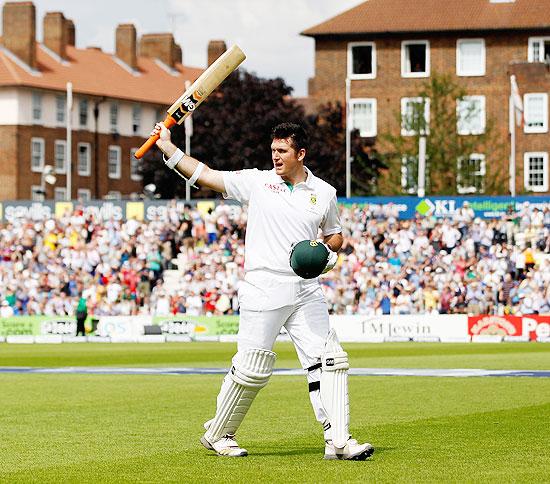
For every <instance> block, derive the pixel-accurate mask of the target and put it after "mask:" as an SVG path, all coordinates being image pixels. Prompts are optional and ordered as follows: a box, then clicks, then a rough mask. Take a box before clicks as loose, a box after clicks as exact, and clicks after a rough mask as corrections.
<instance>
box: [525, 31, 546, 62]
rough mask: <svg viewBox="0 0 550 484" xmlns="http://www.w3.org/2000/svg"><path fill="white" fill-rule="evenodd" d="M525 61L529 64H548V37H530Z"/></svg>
mask: <svg viewBox="0 0 550 484" xmlns="http://www.w3.org/2000/svg"><path fill="white" fill-rule="evenodd" d="M527 60H528V61H529V62H550V37H530V38H529V48H528V51H527Z"/></svg>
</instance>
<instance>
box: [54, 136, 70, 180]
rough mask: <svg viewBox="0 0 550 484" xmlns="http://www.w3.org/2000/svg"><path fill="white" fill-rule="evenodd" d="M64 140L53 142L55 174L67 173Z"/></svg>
mask: <svg viewBox="0 0 550 484" xmlns="http://www.w3.org/2000/svg"><path fill="white" fill-rule="evenodd" d="M66 147H67V145H66V142H65V140H60V139H57V140H55V153H54V157H55V171H56V172H57V173H66V171H67V156H66Z"/></svg>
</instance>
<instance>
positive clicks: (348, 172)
mask: <svg viewBox="0 0 550 484" xmlns="http://www.w3.org/2000/svg"><path fill="white" fill-rule="evenodd" d="M350 83H351V81H350V79H349V77H346V198H351V129H350V128H351V126H350V124H351V113H350Z"/></svg>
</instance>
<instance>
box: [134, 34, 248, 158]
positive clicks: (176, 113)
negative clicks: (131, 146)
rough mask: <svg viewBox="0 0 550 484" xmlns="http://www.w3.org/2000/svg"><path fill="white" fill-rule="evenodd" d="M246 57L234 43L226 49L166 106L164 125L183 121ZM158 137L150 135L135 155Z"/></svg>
mask: <svg viewBox="0 0 550 484" xmlns="http://www.w3.org/2000/svg"><path fill="white" fill-rule="evenodd" d="M245 59H246V56H245V55H244V52H243V51H242V50H241V49H240V48H239V47H238V46H236V45H234V46H233V47H231V48H230V49H229V50H226V51H225V52H224V53H223V54H222V55H221V56H220V57H218V58H217V59H216V61H215V62H214V63H213V64H212V65H211V66H210V67H209V68H208V69H206V70H205V71H204V72H203V73H202V74H201V75H200V76H199V77H198V78H197V80H196V81H195V82H194V83H193V84H191V86H189V88H188V89H187V90H186V91H185V92H184V93H183V94H182V95H181V97H180V98H178V100H177V101H176V102H175V103H174V104H172V106H170V107H169V108H168V115H167V116H166V119H165V120H164V121H163V123H164V126H166V127H167V128H171V127H172V126H175V125H176V124H181V123H183V121H184V119H185V118H186V117H187V116H189V115H191V113H192V112H193V111H194V110H195V109H197V107H198V106H199V104H200V103H202V102H203V101H204V100H205V99H206V98H207V97H208V96H209V95H210V93H211V92H212V91H213V90H214V89H216V88H217V87H218V86H219V85H220V84H221V83H222V82H223V81H224V79H225V78H226V77H227V76H228V75H229V74H231V73H232V72H233V71H234V70H235V69H236V68H237V67H239V65H240V64H241V63H242V61H244V60H245ZM158 139H159V137H158V135H155V136H150V137H149V139H148V140H147V141H146V142H145V143H143V144H142V145H141V147H140V148H139V150H137V151H136V154H135V157H136V158H138V159H139V158H141V157H142V156H143V155H144V154H145V153H147V151H149V149H150V148H151V147H152V146H153V145H154V144H155V143H156V141H157V140H158Z"/></svg>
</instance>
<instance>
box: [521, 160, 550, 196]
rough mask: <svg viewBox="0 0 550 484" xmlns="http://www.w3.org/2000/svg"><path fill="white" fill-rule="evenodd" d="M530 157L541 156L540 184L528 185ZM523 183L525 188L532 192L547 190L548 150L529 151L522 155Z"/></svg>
mask: <svg viewBox="0 0 550 484" xmlns="http://www.w3.org/2000/svg"><path fill="white" fill-rule="evenodd" d="M531 158H542V160H543V166H542V185H540V186H537V185H530V184H529V174H530V173H531V170H530V169H529V168H530V167H529V161H530V159H531ZM523 185H524V187H525V189H526V190H530V191H532V192H547V191H548V152H546V151H530V152H527V153H525V154H524V155H523Z"/></svg>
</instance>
